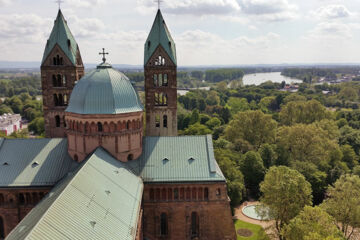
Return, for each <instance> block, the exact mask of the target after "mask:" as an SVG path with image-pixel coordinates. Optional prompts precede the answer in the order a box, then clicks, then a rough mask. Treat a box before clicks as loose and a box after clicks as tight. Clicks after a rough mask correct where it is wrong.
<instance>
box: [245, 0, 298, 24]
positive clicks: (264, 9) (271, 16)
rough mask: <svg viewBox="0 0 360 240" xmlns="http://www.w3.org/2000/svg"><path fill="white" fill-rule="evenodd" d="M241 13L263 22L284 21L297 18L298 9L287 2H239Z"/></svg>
mask: <svg viewBox="0 0 360 240" xmlns="http://www.w3.org/2000/svg"><path fill="white" fill-rule="evenodd" d="M239 3H240V6H241V12H242V13H244V14H247V15H252V16H256V17H257V18H258V19H260V20H264V21H285V20H290V19H294V18H296V17H297V13H296V10H297V9H298V7H297V6H296V5H294V4H290V3H289V2H288V0H239Z"/></svg>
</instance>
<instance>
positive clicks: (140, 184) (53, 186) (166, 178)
mask: <svg viewBox="0 0 360 240" xmlns="http://www.w3.org/2000/svg"><path fill="white" fill-rule="evenodd" d="M103 54H104V57H103V61H102V63H100V64H99V65H98V66H97V67H96V69H94V70H92V71H90V72H88V73H86V74H85V71H84V64H83V61H82V58H81V54H80V48H79V46H78V44H77V43H76V41H75V38H74V36H73V35H72V33H71V31H70V29H69V27H68V25H67V22H66V20H65V18H64V16H63V14H62V12H61V10H59V12H58V15H57V18H56V20H55V22H54V27H53V29H52V32H51V34H50V37H49V39H48V41H47V42H46V46H45V51H44V55H43V58H42V62H41V83H42V93H43V107H44V118H45V132H46V137H47V138H43V139H0V239H4V238H5V239H7V240H21V239H36V240H39V239H41V240H42V239H44V240H45V239H46V240H52V239H54V240H60V239H61V240H63V239H83V240H89V239H106V240H110V239H119V240H134V239H136V240H140V239H144V240H187V239H188V240H191V239H197V240H200V239H204V240H205V239H206V240H230V239H231V240H235V239H236V233H235V228H234V224H233V220H232V216H231V210H230V200H229V197H228V195H227V188H226V179H225V177H224V175H223V173H222V172H221V170H220V168H219V166H218V164H217V162H216V160H215V157H214V150H213V143H212V138H211V136H209V135H208V136H177V115H176V114H177V76H176V74H177V57H176V46H175V42H174V40H173V39H172V37H171V34H170V31H169V29H168V28H167V26H166V24H165V21H164V18H163V16H162V13H161V11H160V10H158V12H157V14H156V17H155V20H154V23H153V25H152V28H151V31H150V33H149V36H148V38H147V40H146V42H145V44H144V74H145V107H144V105H143V104H142V102H141V101H140V98H139V96H138V93H137V91H136V90H135V89H134V87H133V85H132V84H131V82H130V81H129V79H128V78H127V77H126V75H124V74H123V73H121V72H119V71H117V70H116V69H114V68H112V66H111V64H110V63H108V62H106V59H105V54H106V53H105V52H103ZM144 121H145V123H144Z"/></svg>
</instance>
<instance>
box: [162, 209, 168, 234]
mask: <svg viewBox="0 0 360 240" xmlns="http://www.w3.org/2000/svg"><path fill="white" fill-rule="evenodd" d="M167 234H168V222H167V216H166V213H162V214H161V215H160V235H161V236H165V235H167Z"/></svg>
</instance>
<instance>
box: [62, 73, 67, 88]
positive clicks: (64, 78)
mask: <svg viewBox="0 0 360 240" xmlns="http://www.w3.org/2000/svg"><path fill="white" fill-rule="evenodd" d="M62 86H63V87H65V86H66V75H63V77H62Z"/></svg>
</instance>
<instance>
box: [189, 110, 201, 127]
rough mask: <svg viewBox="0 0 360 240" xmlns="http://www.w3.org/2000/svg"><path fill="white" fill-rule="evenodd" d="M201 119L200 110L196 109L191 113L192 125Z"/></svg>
mask: <svg viewBox="0 0 360 240" xmlns="http://www.w3.org/2000/svg"><path fill="white" fill-rule="evenodd" d="M199 121H200V115H199V110H197V109H195V110H193V111H192V113H191V117H190V123H189V124H190V125H192V124H195V123H197V122H199Z"/></svg>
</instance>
